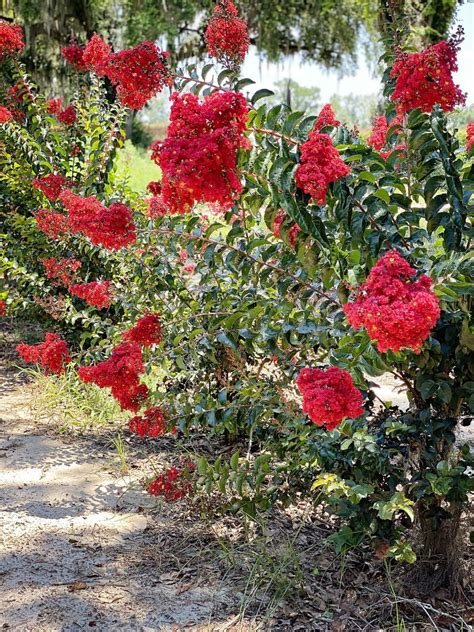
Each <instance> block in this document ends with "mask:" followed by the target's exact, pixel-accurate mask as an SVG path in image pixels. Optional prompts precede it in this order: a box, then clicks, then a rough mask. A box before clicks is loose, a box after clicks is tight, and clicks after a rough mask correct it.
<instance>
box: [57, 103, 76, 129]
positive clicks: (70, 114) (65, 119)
mask: <svg viewBox="0 0 474 632" xmlns="http://www.w3.org/2000/svg"><path fill="white" fill-rule="evenodd" d="M76 118H77V115H76V108H75V107H74V106H73V105H68V107H67V108H64V110H61V112H58V114H57V119H58V121H59V122H60V123H64V125H74V123H75V122H76Z"/></svg>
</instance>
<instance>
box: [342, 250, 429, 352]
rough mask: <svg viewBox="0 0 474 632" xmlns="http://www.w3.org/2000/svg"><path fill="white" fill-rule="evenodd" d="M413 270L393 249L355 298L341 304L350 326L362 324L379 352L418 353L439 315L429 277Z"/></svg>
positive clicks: (379, 262)
mask: <svg viewBox="0 0 474 632" xmlns="http://www.w3.org/2000/svg"><path fill="white" fill-rule="evenodd" d="M415 272H416V270H415V269H414V268H412V267H411V266H410V265H409V264H408V262H407V261H406V260H405V259H404V258H403V257H402V256H401V255H399V254H398V252H396V251H395V250H391V251H389V252H387V253H386V254H385V255H383V257H381V258H380V259H379V261H378V262H377V263H376V265H375V266H374V267H373V268H372V270H371V271H370V273H369V276H368V277H367V280H366V281H365V283H363V284H362V285H361V286H360V288H359V290H358V294H357V296H356V299H355V301H353V302H349V303H346V305H344V312H345V313H346V316H347V320H348V321H349V323H350V324H351V325H352V327H354V328H356V329H359V328H361V327H365V329H366V330H367V333H368V334H369V337H370V338H371V339H372V340H374V341H375V342H376V343H377V348H378V350H379V351H381V352H385V351H388V350H389V349H391V350H392V351H400V349H412V350H413V351H414V352H415V353H419V352H420V350H421V347H422V345H423V341H424V340H425V339H426V338H427V337H428V336H429V334H430V331H431V330H432V329H433V327H434V326H435V324H436V321H437V320H438V318H439V315H440V308H439V302H438V299H437V298H436V296H435V294H434V292H433V291H432V290H431V279H430V278H429V277H427V276H421V277H420V278H419V279H418V281H415V280H413V276H414V275H415Z"/></svg>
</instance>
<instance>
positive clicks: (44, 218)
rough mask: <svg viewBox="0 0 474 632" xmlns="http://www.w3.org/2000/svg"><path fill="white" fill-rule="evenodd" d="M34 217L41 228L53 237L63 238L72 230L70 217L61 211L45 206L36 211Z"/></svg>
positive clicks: (56, 238)
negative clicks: (70, 228)
mask: <svg viewBox="0 0 474 632" xmlns="http://www.w3.org/2000/svg"><path fill="white" fill-rule="evenodd" d="M34 217H35V220H36V225H37V226H38V228H39V230H41V231H42V232H43V233H44V234H45V235H47V236H48V237H51V239H55V240H60V239H63V238H64V237H66V235H68V233H69V232H70V231H69V222H68V218H67V217H66V216H65V215H62V214H61V213H57V212H56V211H52V210H51V209H49V208H43V209H41V210H39V211H36V213H34Z"/></svg>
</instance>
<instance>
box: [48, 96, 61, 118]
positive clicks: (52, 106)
mask: <svg viewBox="0 0 474 632" xmlns="http://www.w3.org/2000/svg"><path fill="white" fill-rule="evenodd" d="M46 107H47V108H48V112H49V113H50V114H59V112H61V110H62V109H63V100H62V99H61V97H57V98H55V99H49V100H48V101H46Z"/></svg>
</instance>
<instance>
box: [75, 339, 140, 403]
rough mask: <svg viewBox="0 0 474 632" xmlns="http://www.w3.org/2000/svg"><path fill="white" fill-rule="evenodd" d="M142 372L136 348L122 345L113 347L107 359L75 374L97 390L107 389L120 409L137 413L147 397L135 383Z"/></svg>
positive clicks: (126, 344)
mask: <svg viewBox="0 0 474 632" xmlns="http://www.w3.org/2000/svg"><path fill="white" fill-rule="evenodd" d="M144 370H145V367H144V366H143V359H142V350H141V349H140V347H139V346H138V345H137V344H134V343H132V342H123V343H121V344H119V345H118V346H117V347H115V349H114V350H113V351H112V355H111V356H110V358H109V359H108V360H104V361H103V362H99V363H98V364H96V365H95V366H83V367H80V369H79V371H78V375H79V378H80V379H81V380H82V381H83V382H85V383H86V384H88V383H91V382H92V383H94V384H96V385H97V386H99V387H100V388H111V390H112V395H113V396H114V397H115V399H116V400H117V401H118V402H119V404H120V408H121V409H122V410H131V411H132V412H137V411H138V409H139V408H140V406H141V405H142V403H143V402H144V401H145V400H146V398H147V397H148V388H147V387H146V386H145V384H140V382H139V376H140V374H141V373H143V372H144Z"/></svg>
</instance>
